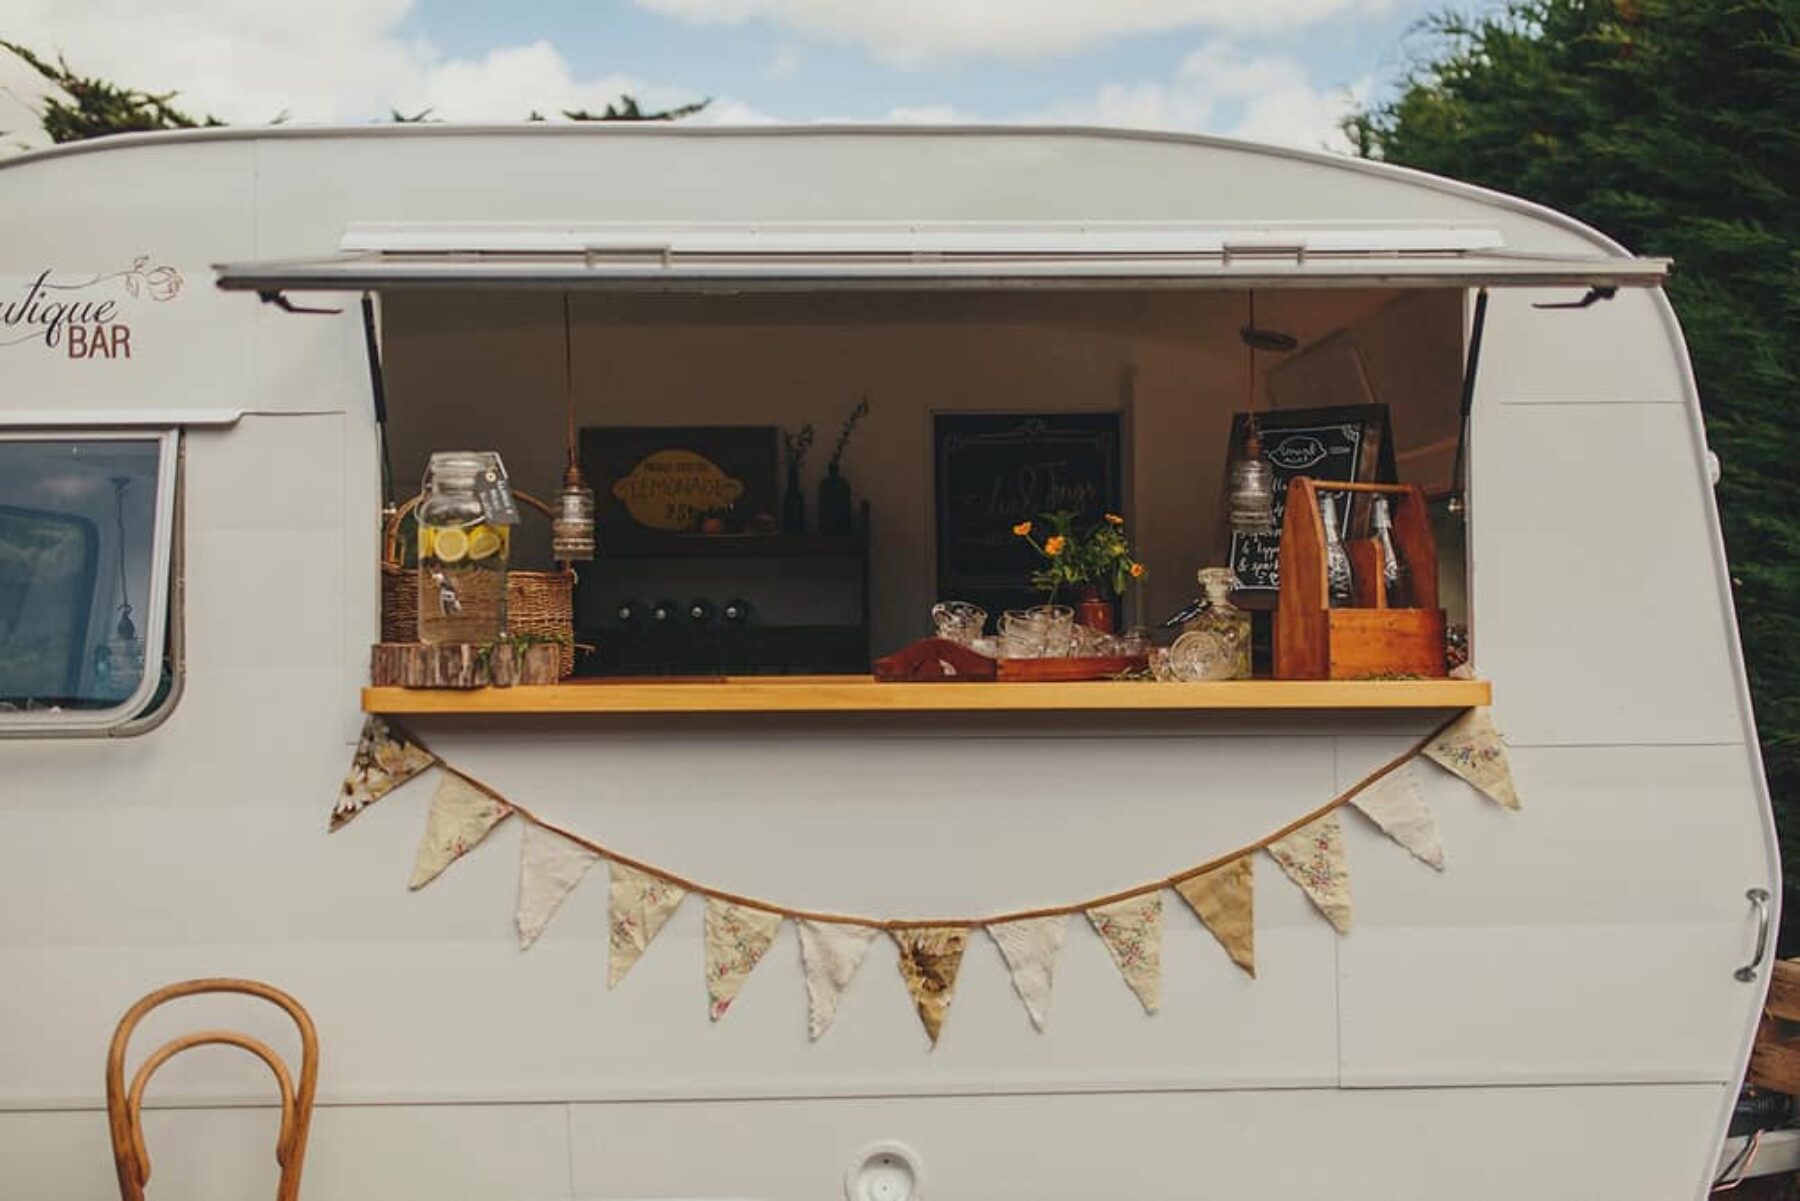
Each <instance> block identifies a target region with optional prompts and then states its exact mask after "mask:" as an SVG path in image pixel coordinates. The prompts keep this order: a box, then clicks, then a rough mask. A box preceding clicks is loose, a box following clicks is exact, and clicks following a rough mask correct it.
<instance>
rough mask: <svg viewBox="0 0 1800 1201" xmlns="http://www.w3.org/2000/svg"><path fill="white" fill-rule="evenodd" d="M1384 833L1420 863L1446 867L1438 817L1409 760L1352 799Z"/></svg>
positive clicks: (1440, 867) (1353, 803)
mask: <svg viewBox="0 0 1800 1201" xmlns="http://www.w3.org/2000/svg"><path fill="white" fill-rule="evenodd" d="M1350 803H1351V804H1352V805H1354V806H1356V809H1357V811H1358V812H1359V813H1361V814H1362V815H1363V816H1364V817H1366V818H1368V819H1369V820H1370V821H1372V822H1374V823H1375V825H1376V827H1377V828H1378V829H1380V831H1381V832H1382V833H1383V834H1386V835H1387V836H1388V837H1389V838H1391V839H1393V840H1394V841H1395V842H1397V843H1399V844H1400V845H1401V846H1403V847H1405V848H1406V849H1407V850H1409V851H1411V852H1412V853H1413V856H1414V857H1415V858H1416V859H1418V861H1419V862H1420V863H1424V864H1428V865H1430V866H1431V867H1435V868H1437V870H1439V871H1440V872H1441V871H1443V870H1444V844H1443V843H1442V842H1440V841H1439V840H1438V831H1437V816H1436V815H1435V814H1434V813H1432V811H1431V806H1430V805H1428V804H1426V803H1425V790H1424V789H1422V788H1420V787H1419V777H1418V776H1417V775H1416V774H1414V772H1413V765H1412V764H1410V763H1404V764H1401V765H1400V767H1399V768H1397V769H1396V770H1394V771H1393V772H1390V773H1389V774H1388V775H1387V776H1386V777H1384V778H1382V779H1380V780H1377V781H1375V783H1374V784H1373V785H1371V786H1370V787H1368V788H1366V789H1364V790H1363V791H1362V792H1360V793H1358V794H1357V795H1356V796H1354V797H1352V798H1351V799H1350Z"/></svg>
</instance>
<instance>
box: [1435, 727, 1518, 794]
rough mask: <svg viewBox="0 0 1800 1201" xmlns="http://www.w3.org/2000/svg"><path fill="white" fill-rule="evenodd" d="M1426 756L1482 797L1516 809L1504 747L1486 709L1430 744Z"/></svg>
mask: <svg viewBox="0 0 1800 1201" xmlns="http://www.w3.org/2000/svg"><path fill="white" fill-rule="evenodd" d="M1425 754H1426V755H1427V756H1428V757H1429V758H1430V759H1431V760H1432V761H1433V762H1434V763H1437V764H1439V765H1440V766H1442V767H1444V768H1445V769H1446V770H1448V771H1451V772H1453V773H1455V774H1456V775H1459V776H1461V777H1462V778H1463V779H1465V780H1467V781H1468V782H1469V783H1470V784H1472V785H1474V787H1475V789H1476V790H1477V791H1479V792H1480V793H1481V794H1482V795H1483V796H1486V797H1488V798H1489V799H1490V800H1492V801H1494V802H1495V803H1496V804H1500V805H1504V806H1505V807H1506V808H1508V809H1517V808H1518V807H1519V794H1518V791H1517V790H1516V789H1515V788H1514V787H1513V778H1512V768H1511V766H1509V765H1508V763H1507V761H1506V744H1505V743H1504V742H1502V741H1501V740H1500V731H1498V730H1496V729H1495V728H1494V719H1493V717H1492V716H1490V715H1489V713H1488V711H1487V710H1486V709H1471V710H1469V711H1468V712H1467V713H1465V714H1463V715H1462V717H1461V718H1459V719H1458V720H1457V722H1456V724H1455V725H1453V726H1451V727H1450V728H1449V729H1448V730H1445V731H1444V732H1443V733H1442V734H1439V735H1438V736H1437V737H1436V738H1434V739H1432V740H1431V743H1430V745H1428V746H1427V747H1426V748H1425Z"/></svg>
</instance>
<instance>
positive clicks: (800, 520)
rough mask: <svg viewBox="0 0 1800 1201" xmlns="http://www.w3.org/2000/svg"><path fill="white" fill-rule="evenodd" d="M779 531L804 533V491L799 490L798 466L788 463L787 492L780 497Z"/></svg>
mask: <svg viewBox="0 0 1800 1201" xmlns="http://www.w3.org/2000/svg"><path fill="white" fill-rule="evenodd" d="M781 532H782V533H784V534H804V533H806V493H804V492H802V491H801V490H800V468H799V467H798V466H795V465H793V464H789V466H788V473H787V493H786V495H784V496H783V497H782V498H781Z"/></svg>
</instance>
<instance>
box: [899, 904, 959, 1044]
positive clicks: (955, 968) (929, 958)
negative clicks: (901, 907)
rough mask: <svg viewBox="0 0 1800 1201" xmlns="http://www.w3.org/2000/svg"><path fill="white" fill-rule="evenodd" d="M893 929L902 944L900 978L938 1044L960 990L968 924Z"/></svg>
mask: <svg viewBox="0 0 1800 1201" xmlns="http://www.w3.org/2000/svg"><path fill="white" fill-rule="evenodd" d="M892 933H893V936H894V944H895V945H896V946H898V947H899V948H900V978H901V979H902V980H904V981H906V991H907V992H908V993H909V994H911V996H912V999H913V1007H914V1008H916V1009H917V1010H918V1011H919V1020H920V1021H921V1022H924V1023H925V1033H926V1034H927V1035H929V1036H930V1038H931V1045H932V1046H934V1047H935V1046H937V1040H938V1035H939V1034H940V1033H942V1031H943V1029H944V1018H945V1016H946V1015H947V1014H948V1013H949V1012H950V999H951V997H953V996H954V995H955V994H956V974H957V972H959V971H961V970H962V957H963V951H964V949H966V948H967V947H968V945H969V930H968V927H966V926H931V927H927V928H924V929H907V930H895V931H893V932H892Z"/></svg>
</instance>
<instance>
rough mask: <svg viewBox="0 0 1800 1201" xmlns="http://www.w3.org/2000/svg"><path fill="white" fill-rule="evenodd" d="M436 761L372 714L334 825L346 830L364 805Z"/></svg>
mask: <svg viewBox="0 0 1800 1201" xmlns="http://www.w3.org/2000/svg"><path fill="white" fill-rule="evenodd" d="M436 762H437V756H435V755H433V754H432V753H431V752H430V751H428V750H426V749H425V748H424V747H422V746H420V745H419V744H418V743H416V742H414V741H412V740H411V739H410V738H408V737H406V735H404V734H398V733H395V732H394V731H393V730H392V729H390V728H389V726H388V724H387V722H385V721H383V720H381V718H379V717H374V716H371V717H369V718H368V719H366V720H365V721H364V722H363V728H362V737H361V738H359V739H357V742H356V755H355V757H354V758H352V759H351V760H350V774H349V775H347V776H345V777H344V786H343V787H342V788H340V789H339V790H338V797H337V803H336V804H335V805H333V806H332V809H331V828H332V829H333V830H341V829H343V828H344V827H345V826H347V825H349V824H350V822H351V820H352V819H354V818H355V817H356V815H357V814H359V813H361V812H362V811H363V810H364V809H365V808H367V807H368V806H370V805H372V804H374V803H375V802H376V801H379V800H380V799H381V798H382V797H384V796H386V795H387V794H388V793H390V792H392V791H394V789H396V788H398V787H400V785H402V784H404V783H406V782H407V781H408V780H410V779H412V778H413V777H414V776H416V775H418V774H419V773H420V772H422V771H424V770H425V769H426V768H428V767H430V766H431V765H432V764H433V763H436Z"/></svg>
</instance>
